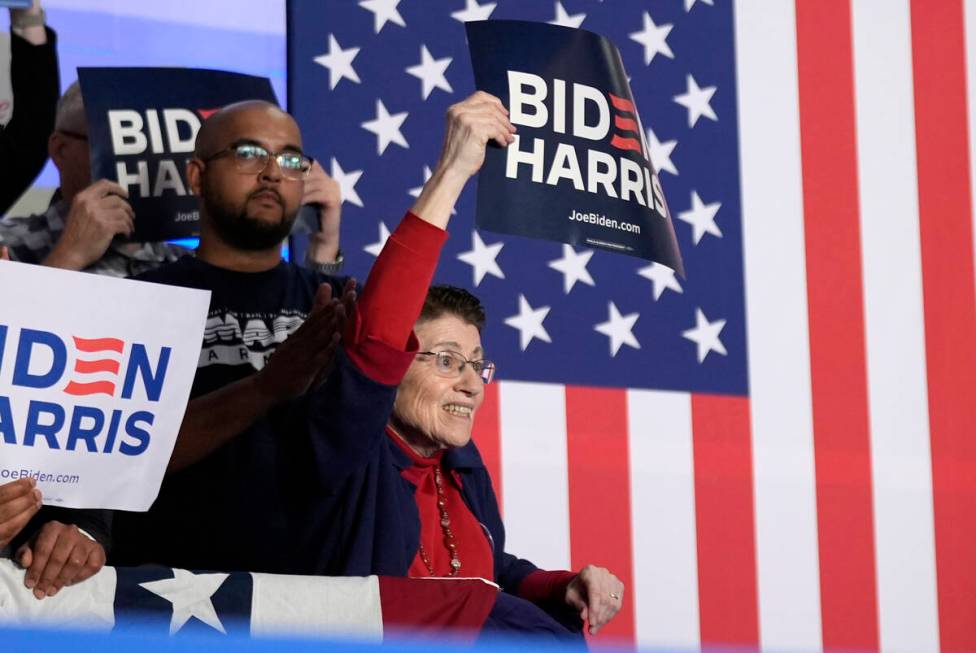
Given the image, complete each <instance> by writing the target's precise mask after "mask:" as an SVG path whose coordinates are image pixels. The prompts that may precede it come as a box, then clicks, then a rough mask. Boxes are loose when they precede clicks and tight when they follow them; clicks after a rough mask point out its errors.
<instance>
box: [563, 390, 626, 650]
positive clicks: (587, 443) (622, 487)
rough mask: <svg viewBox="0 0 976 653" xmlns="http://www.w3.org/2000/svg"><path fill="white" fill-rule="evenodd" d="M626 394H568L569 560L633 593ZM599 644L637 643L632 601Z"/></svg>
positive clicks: (605, 631) (613, 622)
mask: <svg viewBox="0 0 976 653" xmlns="http://www.w3.org/2000/svg"><path fill="white" fill-rule="evenodd" d="M627 432H628V428H627V391H626V390H617V389H607V388H585V387H573V386H568V387H567V388H566V456H567V468H568V477H569V533H570V538H569V539H570V557H571V559H572V564H573V569H574V570H579V569H582V568H583V567H584V566H585V565H588V564H594V565H598V566H600V567H606V568H608V569H609V570H610V571H612V572H613V573H614V574H616V576H617V577H618V578H619V579H620V580H621V581H622V582H623V584H624V586H625V587H627V588H628V589H629V588H632V587H633V585H634V583H633V552H632V539H631V529H630V482H629V476H630V475H629V472H628V470H629V469H630V462H629V444H628V437H627ZM623 600H624V603H623V606H622V607H621V609H620V612H618V613H617V616H616V617H615V618H614V620H613V621H611V622H610V624H608V625H607V626H606V627H605V628H604V629H602V630H601V631H600V637H601V638H608V637H614V638H620V639H623V640H625V641H627V642H628V643H633V642H634V597H633V596H627V595H626V594H625V595H624V597H623Z"/></svg>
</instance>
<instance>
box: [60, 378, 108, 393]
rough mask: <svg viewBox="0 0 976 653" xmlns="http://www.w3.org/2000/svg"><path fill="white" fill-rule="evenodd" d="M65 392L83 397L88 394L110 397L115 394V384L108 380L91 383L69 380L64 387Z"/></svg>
mask: <svg viewBox="0 0 976 653" xmlns="http://www.w3.org/2000/svg"><path fill="white" fill-rule="evenodd" d="M64 392H65V394H69V395H74V396H76V397H85V396H88V395H99V394H101V395H108V396H109V397H111V396H112V395H114V394H115V384H114V383H112V382H110V381H95V382H93V383H76V382H75V381H69V382H68V385H67V386H65V388H64Z"/></svg>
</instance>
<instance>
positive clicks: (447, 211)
mask: <svg viewBox="0 0 976 653" xmlns="http://www.w3.org/2000/svg"><path fill="white" fill-rule="evenodd" d="M491 141H494V142H495V143H497V144H498V145H499V146H500V147H508V146H509V145H510V144H512V143H514V142H515V126H514V125H512V123H511V122H510V121H509V119H508V109H506V108H505V105H503V104H502V102H501V100H499V99H498V98H497V97H495V96H494V95H490V94H488V93H485V92H483V91H478V92H476V93H474V94H473V95H471V96H469V97H468V98H467V99H465V100H464V101H462V102H459V103H457V104H455V105H452V106H451V107H450V108H449V109H448V110H447V125H446V128H445V134H444V146H443V148H442V149H441V156H440V160H439V161H438V162H437V167H436V168H435V169H434V173H433V174H432V175H431V178H430V181H429V182H428V183H426V184H425V185H424V190H423V191H421V193H420V197H418V198H417V202H416V203H415V204H414V205H413V208H412V209H411V211H412V212H413V213H414V214H415V215H417V216H419V217H420V218H421V219H423V220H425V221H427V222H430V223H431V224H433V225H435V226H437V227H440V228H441V229H445V228H447V223H448V221H449V220H450V218H451V209H453V208H454V203H455V202H456V201H457V198H458V197H459V196H460V195H461V191H462V190H463V189H464V185H465V184H466V183H467V181H468V179H470V178H471V176H472V175H474V174H475V173H477V172H478V170H480V169H481V165H482V164H483V163H484V162H485V148H487V146H488V143H489V142H491Z"/></svg>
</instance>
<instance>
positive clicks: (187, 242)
mask: <svg viewBox="0 0 976 653" xmlns="http://www.w3.org/2000/svg"><path fill="white" fill-rule="evenodd" d="M166 242H168V243H169V244H170V245H177V246H179V247H185V248H187V249H194V250H195V249H196V248H197V247H199V246H200V239H199V238H179V239H177V240H168V241H166ZM281 258H283V259H285V260H286V261H290V260H291V252H290V251H288V243H287V242H286V243H285V244H284V245H283V246H282V248H281Z"/></svg>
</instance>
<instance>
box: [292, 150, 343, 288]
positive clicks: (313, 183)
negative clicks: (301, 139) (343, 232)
mask: <svg viewBox="0 0 976 653" xmlns="http://www.w3.org/2000/svg"><path fill="white" fill-rule="evenodd" d="M304 183H305V186H304V192H303V194H302V204H303V205H308V206H312V207H315V209H316V211H317V212H318V227H319V228H318V231H316V232H315V233H313V234H311V236H309V239H308V252H307V254H306V259H307V262H308V263H311V264H312V265H313V266H316V267H322V266H325V267H326V268H327V269H322V271H323V272H326V273H329V274H334V273H335V272H336V271H337V268H338V266H339V264H340V263H341V260H340V259H339V224H340V223H341V221H342V193H341V191H340V189H339V183H338V182H337V181H336V180H335V179H333V178H332V177H330V176H329V175H328V173H326V171H325V170H324V169H323V168H322V166H321V165H320V164H319V162H318V161H316V162H315V163H313V164H312V169H311V170H310V171H309V173H308V177H306V178H305V182H304Z"/></svg>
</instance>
